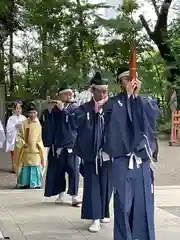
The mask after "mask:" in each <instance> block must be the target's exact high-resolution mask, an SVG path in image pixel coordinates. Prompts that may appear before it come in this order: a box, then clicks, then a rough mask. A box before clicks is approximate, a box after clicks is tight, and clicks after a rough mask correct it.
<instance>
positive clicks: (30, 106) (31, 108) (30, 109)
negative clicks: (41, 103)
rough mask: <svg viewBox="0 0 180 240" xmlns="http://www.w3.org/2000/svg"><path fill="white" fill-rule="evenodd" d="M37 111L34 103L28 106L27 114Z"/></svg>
mask: <svg viewBox="0 0 180 240" xmlns="http://www.w3.org/2000/svg"><path fill="white" fill-rule="evenodd" d="M31 111H37V108H36V105H35V104H34V103H30V104H29V106H28V112H31Z"/></svg>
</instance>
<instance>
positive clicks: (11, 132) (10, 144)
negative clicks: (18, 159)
mask: <svg viewBox="0 0 180 240" xmlns="http://www.w3.org/2000/svg"><path fill="white" fill-rule="evenodd" d="M25 120H26V117H25V116H24V115H22V103H21V102H20V101H17V102H15V103H14V113H13V115H12V116H11V117H9V119H8V122H7V126H6V152H11V159H12V171H13V172H14V162H13V160H14V147H15V141H16V135H17V132H18V129H19V127H20V126H21V124H22V122H23V121H25Z"/></svg>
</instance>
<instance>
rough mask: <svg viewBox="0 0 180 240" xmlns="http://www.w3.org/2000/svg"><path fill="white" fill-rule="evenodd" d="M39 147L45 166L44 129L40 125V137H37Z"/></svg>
mask: <svg viewBox="0 0 180 240" xmlns="http://www.w3.org/2000/svg"><path fill="white" fill-rule="evenodd" d="M37 147H38V150H39V154H40V157H41V161H42V165H43V166H45V164H46V161H45V151H44V145H43V141H42V127H41V125H40V123H39V131H38V136H37Z"/></svg>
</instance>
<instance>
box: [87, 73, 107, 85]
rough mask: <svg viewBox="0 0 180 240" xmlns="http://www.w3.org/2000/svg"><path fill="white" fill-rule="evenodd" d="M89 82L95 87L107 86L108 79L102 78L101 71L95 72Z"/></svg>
mask: <svg viewBox="0 0 180 240" xmlns="http://www.w3.org/2000/svg"><path fill="white" fill-rule="evenodd" d="M90 84H91V86H92V87H95V88H101V87H107V86H108V79H105V78H102V75H101V73H100V72H96V73H95V75H94V77H93V78H92V79H91V82H90Z"/></svg>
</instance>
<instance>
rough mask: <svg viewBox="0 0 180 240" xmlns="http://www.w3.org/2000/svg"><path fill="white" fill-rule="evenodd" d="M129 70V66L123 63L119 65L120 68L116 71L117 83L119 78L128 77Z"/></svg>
mask: <svg viewBox="0 0 180 240" xmlns="http://www.w3.org/2000/svg"><path fill="white" fill-rule="evenodd" d="M129 69H130V67H129V64H126V63H124V64H122V65H120V67H119V68H118V70H117V82H118V81H119V79H120V78H121V77H124V76H129Z"/></svg>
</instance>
